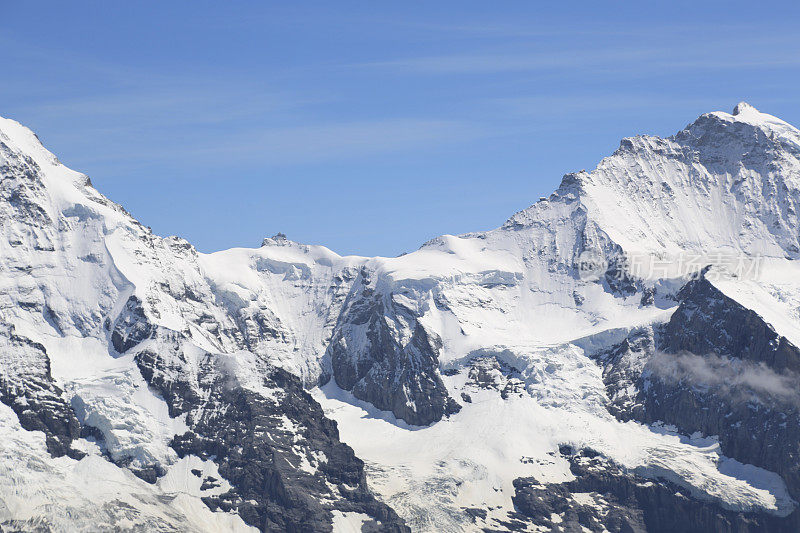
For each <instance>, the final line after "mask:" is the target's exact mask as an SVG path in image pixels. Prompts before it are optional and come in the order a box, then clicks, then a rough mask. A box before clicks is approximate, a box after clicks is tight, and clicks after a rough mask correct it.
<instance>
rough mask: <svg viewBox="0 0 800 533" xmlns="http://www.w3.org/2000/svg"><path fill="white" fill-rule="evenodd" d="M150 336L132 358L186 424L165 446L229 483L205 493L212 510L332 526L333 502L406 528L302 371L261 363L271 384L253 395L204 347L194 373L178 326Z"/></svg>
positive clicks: (290, 526) (306, 526)
mask: <svg viewBox="0 0 800 533" xmlns="http://www.w3.org/2000/svg"><path fill="white" fill-rule="evenodd" d="M157 336H158V337H159V341H161V342H159V343H158V344H157V346H158V347H157V348H153V347H148V348H145V349H143V350H142V351H141V352H138V353H137V354H136V356H135V357H136V362H137V365H138V366H139V368H140V370H141V372H142V375H143V376H144V377H145V379H146V380H147V381H148V383H149V384H150V385H151V386H152V387H154V388H155V389H156V390H157V391H158V392H159V393H160V394H161V395H162V397H163V398H164V399H165V400H166V401H167V404H168V405H169V407H170V412H171V414H172V415H173V416H176V415H178V414H182V413H187V414H188V416H187V419H186V423H187V425H188V426H189V427H190V431H188V432H187V433H185V434H183V435H179V436H177V437H175V439H174V440H173V442H172V444H171V446H172V447H173V448H174V449H175V450H176V452H177V453H178V455H179V456H181V457H184V456H186V455H189V454H192V455H196V456H198V457H201V458H203V459H207V460H212V461H214V462H215V463H216V464H217V465H218V468H219V472H220V475H221V476H222V477H223V478H225V480H227V481H228V482H229V483H230V485H231V486H232V488H231V489H230V490H229V491H227V492H225V493H223V494H221V495H218V496H208V497H205V498H204V499H203V500H204V501H205V503H206V504H207V505H208V506H209V507H210V508H211V509H212V510H217V509H222V510H225V511H235V512H237V513H238V514H239V515H240V516H241V517H242V519H243V520H244V521H245V522H247V523H248V524H250V525H253V526H256V527H258V528H259V529H261V530H262V531H292V532H293V531H296V532H307V531H309V532H310V531H330V529H331V520H332V514H331V511H332V510H340V511H343V512H351V511H352V512H359V513H364V514H367V515H369V516H371V517H373V519H374V522H375V523H374V524H372V527H376V528H378V527H379V528H380V530H381V531H397V532H405V531H408V528H407V527H406V526H405V525H404V524H403V521H402V520H401V519H400V518H398V516H397V515H396V514H395V512H394V511H393V510H392V509H391V508H389V507H388V506H386V505H385V504H383V503H381V502H379V501H378V500H376V499H375V497H374V496H373V495H372V493H371V492H370V491H369V490H368V488H367V486H366V480H365V476H364V465H363V463H362V461H361V460H359V459H358V458H357V457H355V454H354V453H353V451H352V449H351V448H350V447H349V446H347V445H345V444H343V443H342V442H340V441H339V434H338V430H337V428H336V423H335V422H333V421H331V420H329V419H327V418H325V416H324V413H323V411H322V408H321V407H320V405H319V404H318V403H317V402H316V401H315V400H314V399H313V398H312V397H311V396H310V395H309V394H308V393H307V392H306V391H305V389H304V388H303V386H302V383H301V382H300V380H299V378H297V377H295V376H293V375H291V374H289V373H288V372H286V371H284V370H282V369H278V368H265V369H264V377H263V378H260V379H261V385H262V386H263V390H265V391H270V392H269V393H267V394H265V393H259V392H256V391H254V390H251V389H249V388H246V387H244V386H243V385H242V384H241V383H240V382H239V381H238V379H237V378H236V377H235V375H234V374H233V373H232V372H231V371H230V369H229V368H228V367H227V365H228V364H229V361H228V360H227V359H226V356H222V355H215V354H208V353H206V354H204V355H202V356H201V357H200V358H199V359H197V358H196V359H195V360H194V362H195V363H196V369H197V370H196V372H195V373H193V374H192V373H189V372H187V371H186V368H187V367H189V366H191V365H188V364H187V359H188V357H187V355H186V354H185V353H184V352H183V349H182V339H181V337H180V334H177V333H175V332H168V331H160V330H159V332H158V333H157ZM213 481H216V480H205V481H204V483H205V486H206V487H207V488H210V487H211V486H213V485H214V483H213ZM367 529H369V527H368V528H367Z"/></svg>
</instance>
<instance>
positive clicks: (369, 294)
mask: <svg viewBox="0 0 800 533" xmlns="http://www.w3.org/2000/svg"><path fill="white" fill-rule="evenodd" d="M370 275H371V273H370V272H369V271H367V270H366V269H362V272H361V274H360V278H359V279H358V280H357V281H356V283H355V284H354V286H353V289H352V291H351V293H350V295H349V296H348V299H347V301H346V302H345V304H344V308H343V310H342V314H341V316H340V318H339V323H338V324H337V327H336V329H335V331H334V334H333V338H332V339H331V342H330V345H329V347H328V351H327V355H328V356H329V357H330V361H331V365H332V369H333V377H334V379H335V380H336V384H337V385H339V386H340V387H341V388H343V389H345V390H348V391H351V392H352V393H353V395H354V396H355V397H356V398H359V399H361V400H365V401H368V402H370V403H371V404H373V405H374V406H375V407H377V408H378V409H381V410H384V411H392V412H393V413H394V415H395V416H396V417H397V418H400V419H402V420H405V421H406V422H408V423H409V424H415V425H427V424H431V423H433V422H437V421H439V420H441V418H442V417H443V416H445V415H448V414H452V413H454V412H456V411H458V409H459V406H458V404H457V403H456V402H455V401H454V400H453V399H452V398H450V397H449V395H448V393H447V389H446V388H445V386H444V383H443V382H442V379H441V376H440V375H439V368H438V367H439V352H440V351H441V349H442V344H441V340H440V339H439V338H438V337H435V336H433V335H432V334H430V333H428V332H427V331H426V330H425V328H424V327H423V326H422V325H421V324H420V323H419V322H418V321H417V318H418V317H417V315H416V314H415V313H414V311H413V310H411V309H408V308H407V307H405V306H403V305H400V304H398V303H397V302H396V301H395V300H394V299H393V298H392V294H384V293H381V292H379V291H376V290H375V283H374V282H371V281H370ZM404 325H407V326H406V327H404ZM398 329H407V330H408V331H410V332H411V333H410V335H409V337H408V338H406V339H403V338H401V336H400V335H399V334H398V333H397V331H398Z"/></svg>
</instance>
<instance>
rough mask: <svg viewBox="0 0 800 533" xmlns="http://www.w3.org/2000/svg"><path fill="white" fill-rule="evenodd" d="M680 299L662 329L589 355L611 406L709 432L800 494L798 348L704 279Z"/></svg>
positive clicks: (618, 412)
mask: <svg viewBox="0 0 800 533" xmlns="http://www.w3.org/2000/svg"><path fill="white" fill-rule="evenodd" d="M678 298H679V301H680V302H681V303H680V305H679V307H678V309H677V310H676V311H675V313H674V314H673V315H672V317H671V319H670V321H669V322H668V323H667V324H665V325H664V326H663V327H660V328H657V329H656V330H655V331H653V330H648V329H643V330H636V331H634V332H633V333H632V334H631V335H629V336H628V338H627V339H625V340H624V341H623V342H622V343H620V344H619V345H617V346H615V347H613V348H612V349H610V350H607V351H605V352H602V353H600V354H598V355H597V356H596V357H597V359H598V361H599V362H600V363H601V364H602V365H603V377H604V382H605V384H606V390H607V392H608V396H609V400H610V402H609V410H610V411H611V412H612V413H613V414H614V415H615V416H617V418H620V419H622V420H631V419H633V420H638V421H640V422H644V423H655V422H664V423H667V424H671V425H672V426H674V427H675V428H677V429H678V431H680V432H681V433H684V434H693V433H695V432H700V433H701V434H703V435H717V436H718V437H719V442H720V447H721V451H722V453H723V454H725V455H726V456H728V457H732V458H734V459H736V460H738V461H740V462H742V463H745V464H752V465H756V466H759V467H761V468H764V469H766V470H770V471H773V472H776V473H778V474H779V475H780V476H781V477H782V478H783V480H784V481H785V482H786V485H787V488H788V490H789V492H790V494H791V495H792V497H793V498H795V499H798V498H800V444H798V443H800V396H798V393H797V391H798V390H800V376H798V374H797V373H795V372H794V369H795V368H796V365H797V361H798V354H800V351H798V349H797V347H795V346H794V345H793V344H792V343H791V342H789V341H788V340H787V339H786V338H785V337H782V336H780V335H779V334H778V333H776V331H775V330H774V328H773V327H772V326H770V325H769V324H768V323H767V322H766V321H765V320H764V319H763V318H762V317H760V316H759V315H758V314H757V313H756V312H754V311H753V310H750V309H747V308H745V307H744V306H742V305H741V304H739V303H738V302H736V301H735V300H733V299H731V298H729V297H728V296H726V295H725V294H723V293H722V292H721V291H720V290H718V289H717V288H716V287H714V285H713V284H712V283H711V282H709V281H708V280H707V279H705V278H704V277H700V278H698V279H696V280H693V281H691V282H689V283H688V284H687V285H686V286H685V287H684V288H683V289H682V290H681V291H680V292H679V295H678ZM797 514H798V513H797V511H795V513H794V514H793V515H792V516H795V515H797ZM792 520H794V518H792Z"/></svg>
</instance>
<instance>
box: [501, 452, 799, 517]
mask: <svg viewBox="0 0 800 533" xmlns="http://www.w3.org/2000/svg"><path fill="white" fill-rule="evenodd" d="M561 453H562V454H563V455H564V456H565V457H566V459H567V460H568V461H569V465H570V471H571V472H572V475H573V476H575V479H574V480H572V481H567V482H565V483H539V482H538V481H537V480H536V479H534V478H518V479H516V480H514V489H515V495H514V498H513V499H514V505H515V507H516V509H517V515H515V517H514V518H516V521H517V522H523V524H524V523H525V522H528V523H532V524H534V525H536V526H539V527H542V528H546V529H547V530H548V531H554V532H572V531H586V530H589V531H609V532H614V533H616V532H620V533H622V532H625V533H634V532H636V533H645V532H647V533H662V532H663V533H674V532H685V533H705V532H707V531H719V532H731V533H732V532H736V533H748V532H761V531H771V532H775V533H778V532H789V531H797V528H798V525H799V524H798V522H797V521H796V520H787V519H781V518H778V517H774V516H768V515H756V514H750V513H741V512H734V511H728V510H725V509H723V508H721V507H720V506H718V505H716V504H715V503H713V502H706V501H701V500H698V499H697V498H695V497H694V496H693V495H692V494H691V493H689V492H688V491H687V490H686V489H684V488H682V487H679V486H677V485H675V484H673V483H670V482H669V481H665V480H661V479H650V478H644V477H642V476H641V475H638V474H637V473H635V472H631V471H628V470H625V469H624V468H622V467H621V466H619V465H617V464H615V463H614V462H613V461H610V460H609V459H607V458H605V457H603V456H601V455H599V454H597V453H596V452H594V451H592V450H589V449H584V450H581V451H579V452H575V451H574V450H572V449H571V448H569V447H567V446H562V447H561ZM512 525H513V524H512ZM519 530H522V528H521V527H519Z"/></svg>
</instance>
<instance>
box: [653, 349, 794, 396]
mask: <svg viewBox="0 0 800 533" xmlns="http://www.w3.org/2000/svg"><path fill="white" fill-rule="evenodd" d="M645 370H646V371H649V372H650V373H652V374H653V375H655V376H656V377H658V378H660V379H662V380H665V381H673V382H677V381H682V382H684V383H688V384H690V385H693V386H695V387H698V388H704V389H716V392H717V393H718V394H721V395H724V396H727V397H729V398H730V399H731V400H732V401H737V402H748V401H760V402H764V403H772V402H780V403H788V404H791V405H793V406H795V407H800V376H798V375H797V374H795V373H793V372H789V371H786V372H781V373H779V372H775V371H774V370H772V369H771V368H769V367H768V366H767V365H765V364H764V363H751V362H748V361H742V360H741V359H734V358H730V357H723V356H719V355H716V354H708V355H702V356H701V355H695V354H692V353H688V352H684V353H679V354H669V353H665V352H661V351H659V352H656V353H655V354H654V355H653V357H652V358H651V359H650V360H649V361H648V362H647V365H646V367H645Z"/></svg>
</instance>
